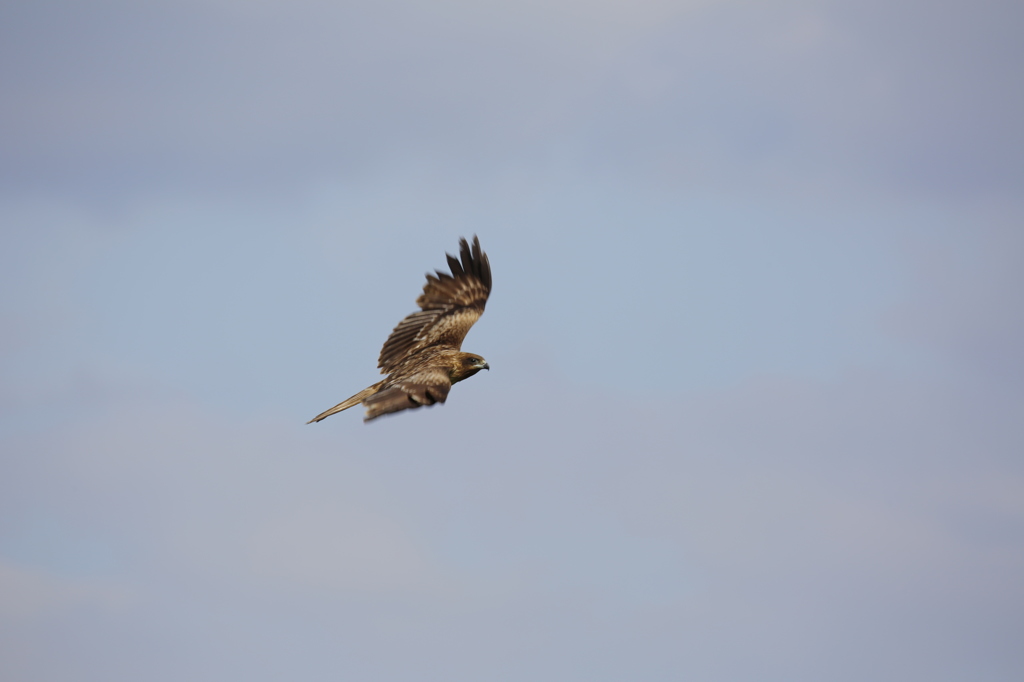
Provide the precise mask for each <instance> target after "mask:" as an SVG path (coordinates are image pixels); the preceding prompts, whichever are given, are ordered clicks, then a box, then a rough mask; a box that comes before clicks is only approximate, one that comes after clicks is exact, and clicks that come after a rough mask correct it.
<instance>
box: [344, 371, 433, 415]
mask: <svg viewBox="0 0 1024 682" xmlns="http://www.w3.org/2000/svg"><path fill="white" fill-rule="evenodd" d="M388 384H389V385H388V387H387V388H385V389H383V390H381V391H380V392H378V393H375V394H374V395H372V396H370V397H369V398H366V399H365V400H363V405H365V406H366V419H365V420H364V421H370V420H371V419H376V418H377V417H379V416H381V415H384V414H390V413H391V412H399V411H401V410H408V409H410V408H414V407H422V406H424V405H433V404H434V403H443V402H444V401H445V400H446V399H447V398H448V391H450V390H451V388H452V382H451V380H450V379H449V378H448V369H447V368H446V367H444V366H434V367H430V366H427V367H422V368H421V369H419V370H418V371H416V372H415V373H413V374H410V375H409V376H405V377H401V378H399V379H397V380H394V381H393V380H391V379H389V380H388Z"/></svg>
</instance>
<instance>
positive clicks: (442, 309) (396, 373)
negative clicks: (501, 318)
mask: <svg viewBox="0 0 1024 682" xmlns="http://www.w3.org/2000/svg"><path fill="white" fill-rule="evenodd" d="M445 255H446V256H448V267H449V268H451V271H452V274H450V275H449V274H446V273H443V272H441V271H440V270H438V271H436V272H437V274H436V276H435V275H431V274H430V273H427V283H426V284H425V285H424V286H423V293H422V294H420V297H419V298H417V299H416V305H418V306H419V307H420V311H419V312H415V313H412V314H411V315H409V316H407V317H406V318H405V319H404V320H402V321H401V322H399V323H398V326H397V327H395V329H394V331H392V332H391V336H389V337H388V340H387V341H385V342H384V347H383V348H381V350H380V359H379V360H378V361H377V366H378V367H379V368H380V372H381V374H387V377H386V378H385V379H384V380H383V381H378V382H377V383H375V384H374V385H373V386H370V387H368V388H364V389H363V390H362V391H359V393H356V394H355V395H354V396H352V397H351V398H349V399H348V400H345V401H343V402H340V403H338V404H337V405H335V406H334V407H332V408H331V409H329V410H327V411H326V412H323V413H322V414H318V415H317V416H315V417H313V419H311V420H310V421H308V422H306V423H307V424H312V423H313V422H318V421H320V420H321V419H324V418H326V417H330V416H331V415H332V414H335V413H336V412H341V411H342V410H347V409H348V408H350V407H352V406H354V405H358V404H359V403H362V404H363V405H365V406H366V417H365V418H364V419H363V421H370V420H371V419H376V418H377V417H379V416H381V415H384V414H390V413H391V412H399V411H401V410H409V409H412V408H416V407H422V406H424V405H433V404H434V403H443V402H444V401H445V399H446V398H447V397H448V391H450V390H451V388H452V384H454V383H457V382H459V381H462V380H463V379H468V378H469V377H471V376H473V375H474V374H476V373H477V372H479V371H480V370H482V369H490V366H489V365H488V364H487V361H486V360H484V359H483V358H482V357H480V356H479V355H474V354H473V353H463V352H462V351H461V350H460V349H461V348H462V340H463V339H465V338H466V334H467V333H468V332H469V328H470V327H472V326H473V323H474V322H476V321H477V320H478V319H479V318H480V316H481V315H482V314H483V312H484V306H485V305H486V304H487V297H488V296H489V295H490V293H491V264H490V262H489V261H488V260H487V254H486V253H484V252H483V251H481V250H480V240H479V239H478V238H477V237H475V236H474V237H473V247H472V249H471V248H470V246H469V243H468V242H467V241H466V240H465V238H462V239H460V240H459V255H460V256H461V257H462V262H461V263H460V262H459V260H458V259H457V258H455V257H454V256H452V255H451V254H445Z"/></svg>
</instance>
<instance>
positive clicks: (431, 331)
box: [377, 237, 491, 374]
mask: <svg viewBox="0 0 1024 682" xmlns="http://www.w3.org/2000/svg"><path fill="white" fill-rule="evenodd" d="M459 247H460V248H459V252H460V256H461V258H462V262H461V263H460V262H459V261H458V260H457V259H456V258H455V257H454V256H452V255H450V254H445V255H446V257H447V259H448V267H449V268H451V271H452V274H451V275H449V274H446V273H443V272H440V271H437V273H436V276H435V275H431V274H429V273H428V274H427V283H426V284H425V285H424V286H423V293H422V294H420V296H419V298H417V299H416V305H418V306H419V307H420V308H421V310H419V311H417V312H415V313H412V314H410V315H408V316H407V317H406V318H405V319H404V320H402V321H401V322H399V323H398V325H397V326H396V327H395V329H394V331H392V332H391V335H390V336H389V337H388V339H387V341H385V342H384V347H383V348H381V351H380V358H379V359H378V362H377V366H378V367H379V368H380V370H381V373H382V374H390V373H391V372H392V371H394V369H395V368H396V367H397V366H398V365H399V364H400V363H401V361H402V360H403V359H404V358H405V357H407V356H409V355H412V354H414V353H416V352H417V351H420V350H422V349H424V348H427V347H429V346H439V345H443V346H448V347H450V348H452V349H455V350H459V349H460V348H462V341H463V340H464V339H465V338H466V334H468V333H469V329H470V327H472V326H473V324H474V323H475V322H476V321H477V320H478V319H480V316H481V315H482V314H483V312H484V306H486V304H487V297H488V296H490V293H491V264H490V262H489V261H488V259H487V254H485V253H484V252H483V251H482V250H481V248H480V240H479V239H478V238H477V237H473V246H472V248H470V245H469V242H467V241H466V240H465V239H461V240H460V241H459Z"/></svg>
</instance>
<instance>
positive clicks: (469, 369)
mask: <svg viewBox="0 0 1024 682" xmlns="http://www.w3.org/2000/svg"><path fill="white" fill-rule="evenodd" d="M482 369H486V370H490V369H491V366H490V365H488V364H487V361H486V360H484V359H483V358H482V357H480V356H479V355H474V354H473V353H461V354H460V355H459V361H458V364H457V366H456V367H455V368H453V371H452V383H454V382H456V381H462V380H463V379H468V378H469V377H471V376H473V375H474V374H476V373H477V372H479V371H480V370H482Z"/></svg>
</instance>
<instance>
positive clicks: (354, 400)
mask: <svg viewBox="0 0 1024 682" xmlns="http://www.w3.org/2000/svg"><path fill="white" fill-rule="evenodd" d="M382 385H384V382H383V381H379V382H377V383H376V384H374V385H373V386H368V387H366V388H364V389H363V390H361V391H359V393H356V394H355V395H354V396H352V397H351V398H349V399H348V400H343V401H341V402H340V403H338V404H337V405H335V406H334V407H332V408H331V409H329V410H327V411H326V412H321V413H320V414H318V415H317V416H315V417H313V418H312V419H310V420H309V421H308V422H306V423H307V424H312V423H313V422H318V421H320V420H321V419H326V418H327V417H330V416H331V415H332V414H337V413H338V412H341V411H342V410H347V409H348V408H350V407H353V406H355V405H358V404H359V403H361V402H363V401H364V400H366V399H367V398H369V397H370V396H371V395H373V394H374V393H376V392H377V391H379V390H380V387H381V386H382Z"/></svg>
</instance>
